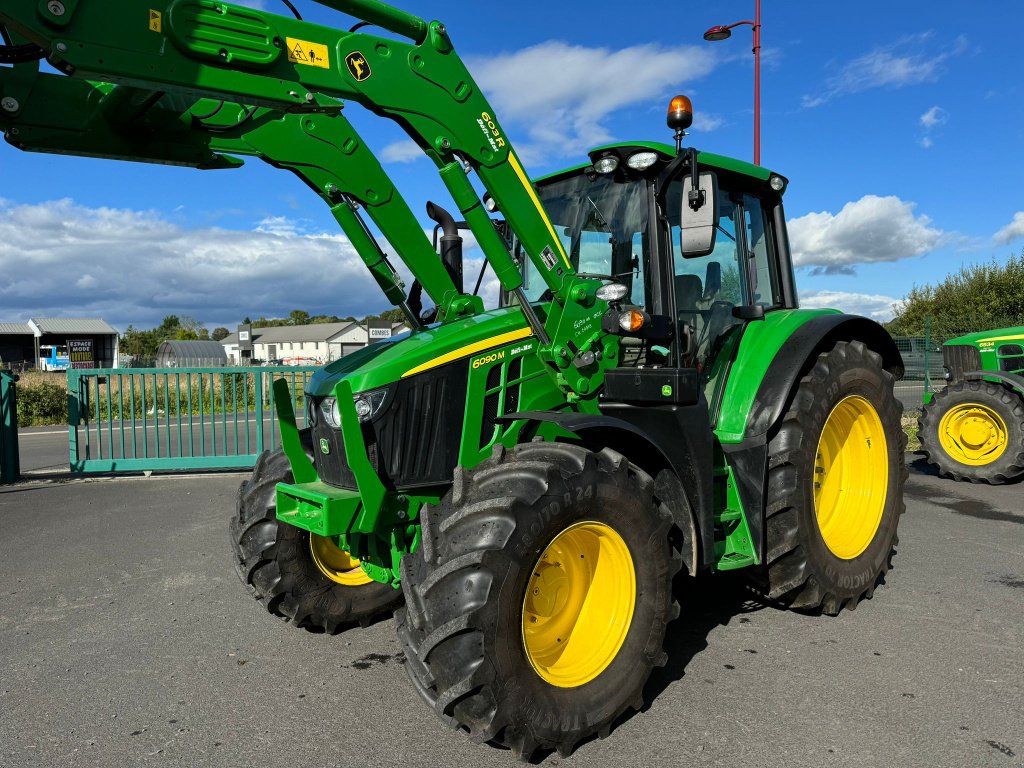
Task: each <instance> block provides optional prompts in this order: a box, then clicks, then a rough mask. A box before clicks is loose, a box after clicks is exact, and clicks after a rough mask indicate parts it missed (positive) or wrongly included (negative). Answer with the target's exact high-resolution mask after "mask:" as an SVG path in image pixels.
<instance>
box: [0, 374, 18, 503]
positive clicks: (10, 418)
mask: <svg viewBox="0 0 1024 768" xmlns="http://www.w3.org/2000/svg"><path fill="white" fill-rule="evenodd" d="M17 380H18V377H17V376H15V375H13V374H10V373H6V372H4V371H0V483H16V482H17V481H18V479H19V477H20V476H21V460H20V458H19V455H18V387H17V385H16V384H15V382H16V381H17Z"/></svg>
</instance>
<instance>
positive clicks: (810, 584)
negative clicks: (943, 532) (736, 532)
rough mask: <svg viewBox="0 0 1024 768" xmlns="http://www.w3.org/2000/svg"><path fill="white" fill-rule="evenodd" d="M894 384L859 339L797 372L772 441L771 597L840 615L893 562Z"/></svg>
mask: <svg viewBox="0 0 1024 768" xmlns="http://www.w3.org/2000/svg"><path fill="white" fill-rule="evenodd" d="M893 384H894V379H893V376H892V374H890V373H888V372H887V371H885V370H884V369H883V368H882V361H881V358H880V357H879V356H878V354H876V353H875V352H872V351H871V350H869V349H868V348H867V347H866V346H865V345H864V344H862V343H860V342H856V341H853V342H838V343H837V344H836V345H835V346H834V347H833V348H832V350H830V351H828V352H824V353H822V354H821V355H820V356H819V357H818V359H817V360H816V361H815V363H814V366H813V367H812V368H811V370H810V371H809V372H808V373H807V375H806V376H804V377H803V379H801V381H800V383H799V385H798V386H797V389H796V392H795V394H794V396H793V399H792V401H791V403H790V407H789V410H788V412H787V413H786V415H785V417H784V419H783V421H782V424H781V426H780V428H779V430H778V432H777V433H776V435H775V437H774V438H772V440H771V442H770V444H769V459H768V461H769V469H768V491H767V499H766V502H767V504H766V522H765V525H766V538H767V548H766V556H765V564H766V567H765V569H764V570H763V571H762V577H764V582H762V584H761V586H762V588H763V589H764V591H765V594H766V597H768V598H769V599H771V600H775V601H777V602H780V603H782V604H784V605H786V606H788V607H791V608H797V609H804V610H814V609H821V610H823V611H824V612H825V613H829V614H832V615H835V614H837V613H839V611H840V610H842V609H843V608H844V607H846V608H851V609H852V608H855V607H856V605H857V603H858V602H859V601H860V600H861V599H862V598H865V597H871V596H872V594H873V592H874V590H875V587H876V586H877V585H878V584H879V583H880V581H881V579H882V577H883V576H884V574H885V573H886V571H888V569H889V565H890V557H891V554H892V551H893V546H894V545H895V543H896V527H897V525H898V524H899V518H900V515H901V514H902V513H903V510H904V504H903V485H904V482H905V480H906V476H907V469H906V464H905V462H904V455H903V454H904V451H905V449H906V444H907V437H906V434H905V433H904V432H903V429H902V425H901V423H900V422H901V417H902V413H903V406H902V405H901V404H900V402H899V400H897V399H896V397H895V395H894V394H893Z"/></svg>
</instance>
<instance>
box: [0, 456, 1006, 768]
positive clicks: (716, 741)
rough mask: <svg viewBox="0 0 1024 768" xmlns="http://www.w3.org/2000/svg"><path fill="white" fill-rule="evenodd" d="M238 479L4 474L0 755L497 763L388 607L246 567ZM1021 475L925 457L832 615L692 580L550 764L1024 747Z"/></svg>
mask: <svg viewBox="0 0 1024 768" xmlns="http://www.w3.org/2000/svg"><path fill="white" fill-rule="evenodd" d="M239 479H240V477H239V476H235V475H204V476H194V477H173V478H172V477H152V478H141V477H135V478H120V479H107V480H90V481H82V480H79V481H73V482H63V483H40V482H35V483H26V484H21V485H18V486H13V487H7V488H4V489H2V490H0V530H2V531H3V535H2V536H0V575H2V585H3V589H2V590H0V766H3V768H33V767H34V766H58V765H59V766H72V767H77V766H103V767H106V766H146V765H159V766H196V765H202V766H214V767H218V766H224V767H226V768H227V767H231V768H233V767H235V766H248V765H261V766H262V765H288V766H295V765H318V766H328V767H330V768H333V767H335V766H338V767H341V766H346V767H347V766H352V765H360V766H370V767H371V768H376V767H377V766H380V767H381V768H384V766H388V767H389V768H390V767H391V766H396V765H401V766H409V767H410V768H419V767H423V768H438V767H439V766H445V767H446V768H447V767H448V766H466V767H467V768H468V767H470V766H472V767H473V768H477V767H478V766H511V765H514V764H515V763H514V760H513V758H512V757H511V756H510V754H509V753H508V752H503V751H499V750H497V749H494V748H491V747H488V746H480V745H473V744H470V743H469V741H468V739H467V738H466V737H465V735H464V734H462V733H455V732H451V731H448V730H446V729H445V728H444V727H443V726H442V724H441V723H440V722H439V721H438V720H437V719H436V718H435V716H434V715H433V713H432V712H431V711H430V710H428V709H427V708H426V707H425V706H424V705H423V704H422V703H421V702H420V701H419V699H418V698H417V697H416V696H415V694H414V693H413V692H412V689H411V688H410V686H409V684H408V682H407V680H406V677H405V673H404V671H403V668H402V662H403V658H402V656H401V654H400V653H399V651H398V647H397V644H396V642H395V640H394V637H393V632H394V628H393V624H392V622H391V621H390V620H386V621H382V622H380V623H378V624H376V625H374V626H372V627H369V628H367V629H363V630H354V631H349V632H347V633H344V634H341V635H338V636H334V637H330V636H324V635H314V634H309V633H307V632H304V631H302V630H297V629H294V628H293V627H291V626H289V625H287V624H284V623H282V622H281V621H279V620H277V619H275V618H273V617H271V616H269V615H268V614H266V613H265V612H264V610H263V609H262V608H261V607H260V605H259V604H258V603H257V602H256V601H254V600H253V599H252V598H251V597H249V596H248V593H247V592H245V590H244V589H243V588H242V586H241V585H240V584H239V582H238V579H237V577H236V576H235V573H234V571H233V570H232V567H231V564H230V558H229V555H228V550H227V542H226V536H225V521H226V518H227V515H228V513H229V510H230V509H231V508H232V506H233V504H234V495H235V489H236V488H237V485H238V482H239ZM1021 488H1022V487H1021V486H1016V487H1002V488H991V487H985V486H983V487H975V486H966V485H958V484H955V483H952V482H950V481H944V480H940V479H938V478H936V477H933V476H930V475H929V474H927V473H926V472H924V471H923V470H922V469H921V468H920V467H917V466H915V467H914V469H913V472H912V474H911V478H910V481H909V484H908V487H907V513H906V515H905V516H904V518H903V520H902V523H901V527H900V540H901V541H900V545H899V551H898V553H897V555H896V557H895V561H894V569H893V570H892V571H891V572H890V574H889V577H888V579H887V583H886V584H885V585H884V586H883V587H881V588H879V589H878V591H877V592H876V593H875V596H874V599H873V600H871V601H868V602H865V603H862V604H861V606H860V607H859V608H858V609H857V610H856V611H855V612H848V613H844V614H843V615H841V616H840V617H838V618H828V617H820V616H806V615H802V614H797V613H789V612H785V611H780V610H776V609H774V608H767V607H763V606H761V605H759V604H756V603H753V602H751V601H750V600H749V599H748V597H747V595H746V593H745V592H744V591H743V590H742V589H741V588H740V586H739V585H738V582H737V581H735V580H730V579H727V578H723V577H713V578H705V579H701V580H699V581H697V582H696V583H695V584H694V585H693V586H692V588H691V589H690V591H689V594H688V595H687V597H686V599H685V600H684V607H683V614H682V618H681V619H680V620H679V621H677V622H676V623H675V624H673V625H672V627H671V630H670V647H671V661H670V664H669V667H668V668H667V669H666V670H664V672H663V674H661V675H660V676H659V677H658V678H657V679H655V680H654V681H653V682H652V684H651V686H649V691H648V692H649V693H650V694H651V695H652V701H651V703H650V705H649V707H648V708H647V711H645V712H643V713H641V714H637V715H634V716H632V717H629V718H628V719H626V720H625V721H624V722H622V723H620V724H619V725H618V727H617V728H616V729H615V731H614V732H613V733H612V735H611V737H610V738H609V739H606V740H604V741H594V742H591V743H587V744H584V745H583V746H581V747H580V748H579V749H578V750H577V751H576V753H575V754H574V755H573V756H572V757H570V758H568V759H562V758H560V757H558V756H557V755H556V754H555V755H548V756H546V757H544V759H543V765H545V766H558V765H563V766H580V767H584V766H586V767H587V768H589V767H590V766H610V765H630V766H678V765H690V766H693V765H698V766H699V765H708V766H712V765H713V766H743V768H749V767H750V766H772V767H773V768H776V767H778V766H786V767H787V768H790V767H792V766H809V767H813V768H821V767H823V766H851V767H856V768H864V767H865V766H888V765H899V766H913V767H916V766H920V767H921V768H925V767H927V768H938V767H942V766H950V768H952V767H953V766H972V767H977V766H994V767H999V768H1001V767H1002V766H1021V765H1022V757H1024V729H1022V728H1021V723H1022V722H1024V664H1022V663H1021V653H1022V647H1024V633H1022V628H1021V620H1022V618H1024V512H1022V507H1021V503H1020V495H1021Z"/></svg>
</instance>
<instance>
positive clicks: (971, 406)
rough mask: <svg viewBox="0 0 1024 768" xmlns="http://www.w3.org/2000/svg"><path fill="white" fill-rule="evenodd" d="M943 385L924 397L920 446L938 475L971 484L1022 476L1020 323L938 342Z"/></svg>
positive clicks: (1023, 338) (1023, 331)
mask: <svg viewBox="0 0 1024 768" xmlns="http://www.w3.org/2000/svg"><path fill="white" fill-rule="evenodd" d="M942 362H943V367H944V368H945V370H946V381H947V384H946V386H945V387H943V388H942V389H940V390H939V391H937V392H935V393H927V394H926V395H925V402H924V407H923V408H922V410H921V417H920V419H919V420H918V437H919V439H920V440H921V450H922V451H923V452H924V453H925V456H926V457H927V460H928V462H929V463H931V464H934V465H935V466H936V467H938V470H939V473H940V474H941V475H943V476H945V477H952V478H953V479H955V480H969V481H971V482H972V483H979V482H984V483H1005V482H1009V481H1011V480H1015V479H1017V478H1019V477H1020V476H1021V475H1022V474H1024V327H1017V328H999V329H996V330H992V331H981V332H979V333H969V334H967V335H965V336H959V337H957V338H955V339H950V340H949V341H947V342H946V343H945V344H943V345H942Z"/></svg>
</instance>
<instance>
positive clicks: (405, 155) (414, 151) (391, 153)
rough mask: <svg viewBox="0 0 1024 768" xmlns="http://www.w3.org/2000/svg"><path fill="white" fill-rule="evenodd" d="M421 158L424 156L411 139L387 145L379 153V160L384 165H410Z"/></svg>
mask: <svg viewBox="0 0 1024 768" xmlns="http://www.w3.org/2000/svg"><path fill="white" fill-rule="evenodd" d="M421 157H426V155H425V154H423V150H422V149H420V148H419V145H418V144H417V143H416V142H415V141H413V140H412V139H407V140H405V141H396V142H394V143H393V144H388V145H387V146H386V147H384V149H382V150H381V152H380V159H381V160H383V161H384V162H385V163H412V162H415V161H417V160H419V159H420V158H421Z"/></svg>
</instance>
